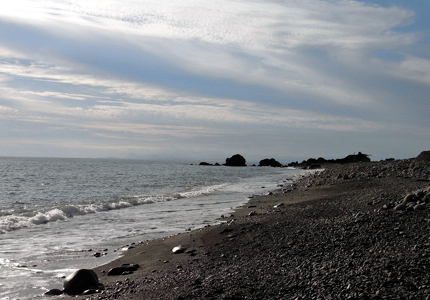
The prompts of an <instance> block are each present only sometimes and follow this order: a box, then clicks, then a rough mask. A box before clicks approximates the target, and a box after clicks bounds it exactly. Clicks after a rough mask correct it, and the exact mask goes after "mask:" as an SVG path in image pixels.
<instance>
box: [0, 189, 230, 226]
mask: <svg viewBox="0 0 430 300" xmlns="http://www.w3.org/2000/svg"><path fill="white" fill-rule="evenodd" d="M226 185H227V184H219V185H211V186H207V187H202V188H198V189H195V190H191V191H186V192H181V193H174V194H171V195H152V196H131V197H124V198H123V199H121V200H118V201H115V202H105V203H103V202H101V203H92V204H87V205H65V206H59V207H56V208H53V209H51V210H47V211H35V212H34V213H33V215H32V216H29V213H25V214H19V215H7V216H2V217H0V233H5V232H8V231H13V230H18V229H22V228H28V227H33V226H36V225H41V224H47V223H50V222H56V221H64V220H66V219H69V218H73V217H75V216H82V215H87V214H96V213H99V212H105V211H110V210H120V209H125V208H129V207H132V206H137V205H143V204H152V203H157V202H165V201H172V200H178V199H183V198H195V197H200V196H203V195H209V194H212V193H214V192H215V191H217V190H220V189H221V188H223V187H225V186H226Z"/></svg>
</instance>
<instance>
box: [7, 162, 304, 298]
mask: <svg viewBox="0 0 430 300" xmlns="http://www.w3.org/2000/svg"><path fill="white" fill-rule="evenodd" d="M302 173H303V171H299V170H293V169H287V168H260V167H241V168H234V167H224V166H219V167H216V166H199V165H198V162H197V163H196V162H194V164H191V162H165V161H145V160H119V159H118V160H117V159H64V158H61V159H60V158H14V157H0V299H21V300H24V299H43V298H45V297H44V296H43V293H44V292H45V291H47V290H48V289H52V288H60V289H61V288H62V281H63V280H62V277H63V276H66V275H68V274H70V273H71V272H73V271H74V270H76V269H80V268H92V267H95V266H98V265H102V264H104V263H106V262H108V261H110V260H113V259H114V258H116V257H117V256H118V255H119V254H120V250H118V249H121V247H122V246H124V245H127V244H130V243H132V242H136V243H137V242H139V241H143V240H149V239H153V238H157V237H162V236H168V235H172V234H175V233H178V232H184V231H185V230H188V229H194V228H197V227H201V226H204V225H208V224H215V223H216V222H219V221H217V220H216V219H217V218H219V217H220V216H221V215H222V214H228V213H229V212H232V208H234V207H237V206H240V205H243V204H244V203H246V201H247V199H248V197H249V196H252V195H260V194H264V193H267V192H268V191H270V190H274V189H276V188H277V186H278V185H279V184H281V183H282V184H288V182H291V181H293V180H294V179H296V178H297V177H298V176H300V175H301V174H302ZM96 252H100V253H103V254H106V255H103V256H102V257H99V258H96V257H94V253H96Z"/></svg>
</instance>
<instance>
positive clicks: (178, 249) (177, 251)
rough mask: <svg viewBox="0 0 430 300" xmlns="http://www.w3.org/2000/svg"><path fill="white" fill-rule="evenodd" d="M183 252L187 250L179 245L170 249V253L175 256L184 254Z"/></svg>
mask: <svg viewBox="0 0 430 300" xmlns="http://www.w3.org/2000/svg"><path fill="white" fill-rule="evenodd" d="M185 250H187V248H185V247H184V246H181V245H179V246H176V247H174V248H173V249H172V252H173V253H175V254H179V253H184V252H185Z"/></svg>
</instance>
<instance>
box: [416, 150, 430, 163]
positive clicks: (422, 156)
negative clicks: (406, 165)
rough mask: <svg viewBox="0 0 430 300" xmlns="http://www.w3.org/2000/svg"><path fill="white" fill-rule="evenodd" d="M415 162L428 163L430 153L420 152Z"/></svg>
mask: <svg viewBox="0 0 430 300" xmlns="http://www.w3.org/2000/svg"><path fill="white" fill-rule="evenodd" d="M416 159H417V160H423V161H430V151H423V152H421V153H420V154H419V155H418V156H417V158H416Z"/></svg>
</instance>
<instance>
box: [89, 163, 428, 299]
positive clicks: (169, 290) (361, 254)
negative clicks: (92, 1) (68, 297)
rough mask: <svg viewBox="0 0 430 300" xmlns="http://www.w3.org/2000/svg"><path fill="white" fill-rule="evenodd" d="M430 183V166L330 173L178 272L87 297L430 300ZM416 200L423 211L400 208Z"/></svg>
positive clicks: (215, 234) (212, 243)
mask: <svg viewBox="0 0 430 300" xmlns="http://www.w3.org/2000/svg"><path fill="white" fill-rule="evenodd" d="M429 179H430V164H429V162H426V161H414V160H401V161H390V162H376V163H375V162H372V163H358V164H350V165H343V166H331V167H328V168H327V169H325V170H324V171H321V172H317V173H315V174H313V175H310V176H308V177H304V178H302V179H301V180H299V181H298V182H296V183H295V184H294V185H293V186H292V187H291V188H290V189H288V193H287V192H285V194H284V195H285V196H283V197H284V198H282V197H281V199H283V201H281V202H282V203H284V205H277V206H276V208H275V207H273V206H267V207H264V213H261V212H259V213H253V214H252V215H246V216H242V217H237V218H236V219H233V220H230V221H228V222H226V223H224V224H221V225H219V226H213V227H211V228H210V230H207V231H204V233H201V236H199V238H200V239H201V240H203V241H204V243H203V244H201V245H200V246H196V247H197V248H196V249H193V251H191V252H188V253H182V254H178V255H180V256H182V257H181V260H180V262H179V263H178V262H176V265H175V268H172V269H171V270H169V271H165V272H156V270H154V271H153V272H152V274H151V276H149V275H148V276H146V275H145V274H143V275H141V276H139V277H138V278H134V279H128V278H125V279H124V277H118V281H116V282H113V283H110V284H108V285H107V286H106V290H104V291H103V292H102V293H100V294H96V295H92V296H90V297H88V298H85V299H99V300H101V299H178V300H179V299H297V300H299V299H430V296H429V295H430V235H429V232H430V216H429V211H430V210H429V208H430V207H429V205H430V204H429V203H428V200H426V199H428V198H430V197H427V198H426V195H430V194H429V192H430V188H429V183H428V181H429ZM282 193H283V192H282V191H279V192H278V195H276V193H275V195H274V196H267V197H279V196H280V195H281V196H282ZM303 193H308V194H312V193H313V194H315V197H313V199H312V200H310V201H306V202H302V203H294V204H292V203H289V201H290V200H291V199H294V197H300V195H302V194H303ZM408 195H415V196H417V197H415V196H410V197H409V198H411V197H412V198H413V201H415V203H414V204H415V205H417V204H422V209H420V210H418V209H417V210H414V209H403V210H400V209H394V208H395V207H396V206H397V205H398V204H401V203H402V202H403V201H405V200H404V199H405V197H406V196H408ZM426 201H427V202H426ZM415 205H414V206H415ZM196 234H197V235H198V233H196ZM190 253H192V255H191V254H190Z"/></svg>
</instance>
